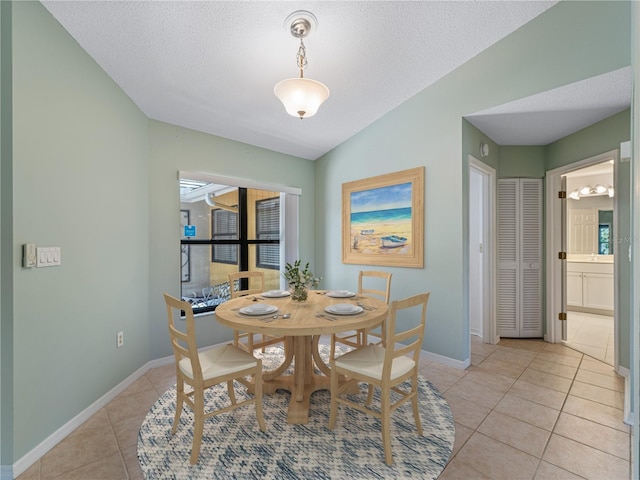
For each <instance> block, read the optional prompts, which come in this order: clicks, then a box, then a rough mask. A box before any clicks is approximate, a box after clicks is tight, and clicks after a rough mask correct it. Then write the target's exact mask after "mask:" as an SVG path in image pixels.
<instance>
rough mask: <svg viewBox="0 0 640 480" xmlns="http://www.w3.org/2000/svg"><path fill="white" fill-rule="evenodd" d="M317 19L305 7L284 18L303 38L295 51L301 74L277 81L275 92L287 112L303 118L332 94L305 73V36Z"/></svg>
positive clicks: (310, 115)
mask: <svg viewBox="0 0 640 480" xmlns="http://www.w3.org/2000/svg"><path fill="white" fill-rule="evenodd" d="M317 23H318V22H317V20H316V17H315V16H314V15H313V14H312V13H311V12H307V11H305V10H299V11H297V12H293V13H292V14H291V15H289V16H288V17H287V19H286V20H285V26H286V25H290V29H289V30H290V32H291V35H293V36H294V37H296V38H299V39H300V47H299V48H298V53H297V55H296V63H297V65H298V69H299V70H300V77H298V78H287V79H286V80H282V81H281V82H278V84H276V86H275V87H274V89H273V93H275V95H276V97H278V99H279V100H280V101H281V102H282V104H283V105H284V108H285V110H286V111H287V113H288V114H289V115H292V116H294V117H300V120H302V119H303V118H309V117H312V116H314V115H315V114H316V112H317V111H318V108H320V105H322V103H323V102H324V101H325V100H326V99H327V98H329V89H328V88H327V87H326V85H324V84H323V83H320V82H318V81H316V80H311V79H310V78H304V74H303V72H304V69H305V67H306V66H307V52H306V49H305V46H304V42H303V41H302V39H303V38H305V37H307V36H308V35H309V34H310V33H311V30H312V27H315V26H316V25H317Z"/></svg>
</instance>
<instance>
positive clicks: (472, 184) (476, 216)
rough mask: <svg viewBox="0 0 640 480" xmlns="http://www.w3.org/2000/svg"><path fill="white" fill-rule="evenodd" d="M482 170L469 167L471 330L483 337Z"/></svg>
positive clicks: (483, 192)
mask: <svg viewBox="0 0 640 480" xmlns="http://www.w3.org/2000/svg"><path fill="white" fill-rule="evenodd" d="M485 194H486V193H485V188H484V178H483V174H482V172H479V171H478V170H476V169H475V168H471V169H469V332H470V333H471V335H476V336H479V337H482V324H483V320H484V318H483V312H484V301H483V300H484V299H483V292H484V289H485V285H484V238H483V236H484V235H483V233H484V228H485V227H484V224H485V221H484V211H483V210H484V209H483V203H484V202H483V198H484V196H485Z"/></svg>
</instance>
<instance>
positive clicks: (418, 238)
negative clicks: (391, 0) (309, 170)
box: [342, 167, 424, 267]
mask: <svg viewBox="0 0 640 480" xmlns="http://www.w3.org/2000/svg"><path fill="white" fill-rule="evenodd" d="M342 202H343V204H342V207H343V212H342V214H343V254H342V257H343V262H344V263H361V264H365V265H395V266H405V267H421V266H422V263H423V254H422V248H423V239H422V237H423V232H422V224H423V222H422V216H423V203H424V168H423V167H419V168H415V169H411V170H405V171H402V172H396V173H390V174H387V175H381V176H379V177H372V178H367V179H363V180H357V181H355V182H349V183H344V184H343V185H342Z"/></svg>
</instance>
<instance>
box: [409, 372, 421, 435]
mask: <svg viewBox="0 0 640 480" xmlns="http://www.w3.org/2000/svg"><path fill="white" fill-rule="evenodd" d="M411 383H412V386H413V392H414V395H413V398H412V399H411V405H412V406H413V418H414V419H415V422H416V428H417V429H418V435H420V436H422V422H421V421H420V410H419V408H418V375H417V374H416V375H415V376H414V377H413V380H412V382H411Z"/></svg>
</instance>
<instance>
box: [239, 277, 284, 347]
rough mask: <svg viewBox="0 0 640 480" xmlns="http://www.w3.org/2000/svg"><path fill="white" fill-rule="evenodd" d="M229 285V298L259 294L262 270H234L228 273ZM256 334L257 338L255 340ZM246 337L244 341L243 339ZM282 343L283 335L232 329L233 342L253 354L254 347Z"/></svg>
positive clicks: (261, 286)
mask: <svg viewBox="0 0 640 480" xmlns="http://www.w3.org/2000/svg"><path fill="white" fill-rule="evenodd" d="M243 281H246V288H244V289H243ZM229 286H230V293H231V299H234V298H238V297H245V296H247V295H259V294H261V293H263V292H264V273H263V272H255V271H250V272H246V271H243V272H234V273H230V274H229ZM256 335H259V337H258V338H259V340H258V341H256V338H255V337H256ZM243 339H246V342H245V341H243ZM280 342H283V343H284V337H274V336H272V335H265V334H257V333H251V332H242V331H240V330H234V331H233V344H234V345H235V346H236V347H239V348H242V349H244V350H246V351H247V352H249V353H252V354H253V351H254V350H255V349H258V348H259V349H262V351H263V352H264V348H265V347H267V346H269V345H273V344H276V343H280Z"/></svg>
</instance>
